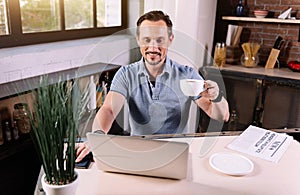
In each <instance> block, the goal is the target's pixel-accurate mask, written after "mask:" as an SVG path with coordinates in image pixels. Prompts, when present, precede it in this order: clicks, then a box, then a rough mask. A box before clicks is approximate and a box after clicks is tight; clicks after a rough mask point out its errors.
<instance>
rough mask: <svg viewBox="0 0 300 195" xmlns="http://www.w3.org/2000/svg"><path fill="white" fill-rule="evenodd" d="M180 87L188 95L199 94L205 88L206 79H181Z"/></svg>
mask: <svg viewBox="0 0 300 195" xmlns="http://www.w3.org/2000/svg"><path fill="white" fill-rule="evenodd" d="M180 89H181V91H182V92H183V94H184V95H186V96H197V95H199V94H200V93H201V92H202V91H204V90H205V88H204V80H199V79H181V80H180Z"/></svg>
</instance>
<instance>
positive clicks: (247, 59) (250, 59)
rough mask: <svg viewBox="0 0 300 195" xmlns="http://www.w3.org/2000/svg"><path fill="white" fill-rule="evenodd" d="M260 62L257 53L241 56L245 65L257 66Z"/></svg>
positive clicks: (249, 66)
mask: <svg viewBox="0 0 300 195" xmlns="http://www.w3.org/2000/svg"><path fill="white" fill-rule="evenodd" d="M258 62H259V57H258V55H257V54H256V55H255V56H253V55H247V54H242V56H241V64H242V65H243V66H245V67H248V68H254V67H256V66H257V64H258Z"/></svg>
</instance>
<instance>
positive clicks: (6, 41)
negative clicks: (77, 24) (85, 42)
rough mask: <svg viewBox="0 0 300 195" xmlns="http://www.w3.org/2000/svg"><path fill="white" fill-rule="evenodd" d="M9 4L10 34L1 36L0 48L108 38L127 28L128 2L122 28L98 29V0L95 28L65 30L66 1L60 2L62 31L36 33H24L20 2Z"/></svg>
mask: <svg viewBox="0 0 300 195" xmlns="http://www.w3.org/2000/svg"><path fill="white" fill-rule="evenodd" d="M5 1H6V3H7V7H6V8H7V14H8V26H9V29H10V34H8V35H0V48H7V47H15V46H24V45H32V44H39V43H48V42H55V41H66V40H74V39H82V38H92V37H99V36H106V35H111V34H113V33H116V32H118V31H121V30H123V29H125V28H127V25H128V24H127V17H128V16H127V15H128V7H127V1H128V0H121V12H122V13H121V26H116V27H97V20H96V17H97V13H96V0H93V12H94V14H93V19H94V26H93V28H86V29H72V30H66V29H65V18H64V0H59V3H60V13H61V29H62V30H60V31H47V32H35V33H22V21H21V10H20V5H19V0H5Z"/></svg>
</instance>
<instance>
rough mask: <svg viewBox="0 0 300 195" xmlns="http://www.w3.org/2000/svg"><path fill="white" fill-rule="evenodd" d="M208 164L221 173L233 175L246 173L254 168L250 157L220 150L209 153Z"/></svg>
mask: <svg viewBox="0 0 300 195" xmlns="http://www.w3.org/2000/svg"><path fill="white" fill-rule="evenodd" d="M209 164H210V166H211V167H212V168H214V169H215V170H217V171H219V172H221V173H225V174H228V175H235V176H241V175H247V174H249V173H251V172H252V171H253V169H254V165H253V162H252V161H251V160H250V159H248V158H246V157H245V156H242V155H239V154H235V153H229V152H220V153H215V154H213V155H211V157H210V158H209Z"/></svg>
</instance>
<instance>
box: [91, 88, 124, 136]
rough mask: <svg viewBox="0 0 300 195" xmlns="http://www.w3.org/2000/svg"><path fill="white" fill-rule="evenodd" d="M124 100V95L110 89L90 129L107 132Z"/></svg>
mask: <svg viewBox="0 0 300 195" xmlns="http://www.w3.org/2000/svg"><path fill="white" fill-rule="evenodd" d="M124 102H125V97H124V96H123V95H121V94H120V93H117V92H114V91H110V92H108V94H107V96H106V97H105V101H104V103H103V105H102V106H101V108H100V109H99V111H98V112H97V114H96V117H95V119H94V122H93V126H92V131H96V130H102V131H104V132H105V133H108V131H109V129H110V128H111V125H112V123H113V121H114V120H115V118H116V116H117V115H118V114H119V112H120V110H121V109H122V107H123V105H124Z"/></svg>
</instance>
